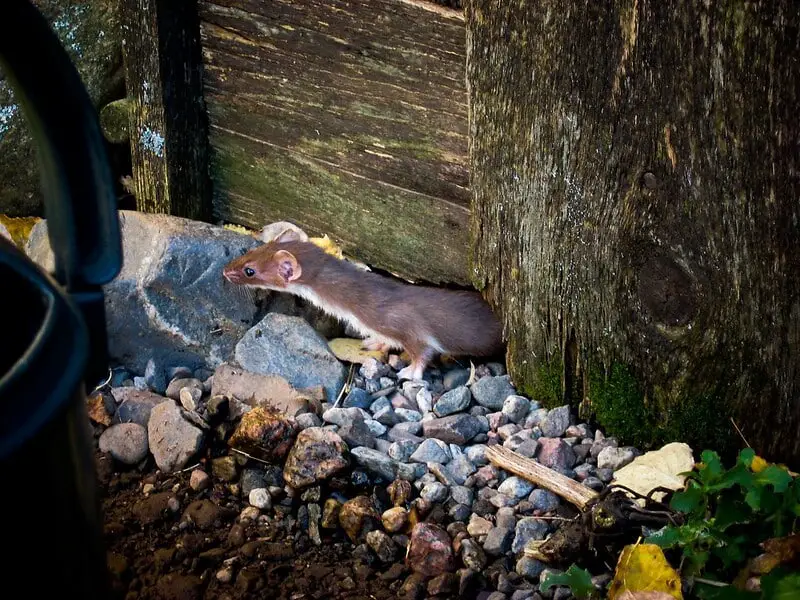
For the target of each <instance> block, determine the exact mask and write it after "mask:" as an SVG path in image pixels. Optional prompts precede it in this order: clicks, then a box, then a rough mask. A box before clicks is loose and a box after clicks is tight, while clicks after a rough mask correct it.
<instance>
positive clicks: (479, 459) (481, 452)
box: [464, 444, 489, 467]
mask: <svg viewBox="0 0 800 600" xmlns="http://www.w3.org/2000/svg"><path fill="white" fill-rule="evenodd" d="M486 450H487V447H486V444H474V445H472V446H467V448H466V450H465V451H464V453H465V454H466V456H467V458H468V459H469V460H470V462H471V463H472V464H474V465H476V466H478V467H482V466H484V465H488V464H489V459H488V458H486Z"/></svg>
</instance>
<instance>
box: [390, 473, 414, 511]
mask: <svg viewBox="0 0 800 600" xmlns="http://www.w3.org/2000/svg"><path fill="white" fill-rule="evenodd" d="M386 491H387V492H388V494H389V500H390V501H391V502H392V504H393V505H394V506H404V505H406V504H408V503H409V501H410V500H411V493H412V488H411V484H410V483H409V482H408V481H403V480H401V479H395V480H394V481H393V482H392V483H390V484H389V486H388V487H387V488H386Z"/></svg>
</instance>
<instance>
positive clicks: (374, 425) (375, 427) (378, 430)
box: [364, 419, 387, 438]
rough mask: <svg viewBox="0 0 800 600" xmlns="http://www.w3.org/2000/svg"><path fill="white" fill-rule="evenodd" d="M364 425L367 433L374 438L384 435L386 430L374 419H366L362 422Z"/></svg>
mask: <svg viewBox="0 0 800 600" xmlns="http://www.w3.org/2000/svg"><path fill="white" fill-rule="evenodd" d="M364 425H366V426H367V429H369V432H370V433H371V434H372V435H373V436H374V437H376V438H377V437H380V436H382V435H383V434H384V433H386V429H387V427H386V425H383V424H382V423H380V422H379V421H376V420H375V419H366V420H365V421H364Z"/></svg>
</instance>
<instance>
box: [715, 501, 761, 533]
mask: <svg viewBox="0 0 800 600" xmlns="http://www.w3.org/2000/svg"><path fill="white" fill-rule="evenodd" d="M752 518H753V511H752V510H751V509H750V507H749V506H748V505H747V504H746V503H744V502H742V500H741V497H736V496H732V495H726V496H722V497H720V499H719V501H718V502H717V512H716V515H715V517H714V527H715V528H716V529H719V530H720V531H725V529H727V528H728V527H730V526H731V525H740V524H742V523H747V522H749V521H750V520H751V519H752Z"/></svg>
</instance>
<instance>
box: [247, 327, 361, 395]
mask: <svg viewBox="0 0 800 600" xmlns="http://www.w3.org/2000/svg"><path fill="white" fill-rule="evenodd" d="M234 356H235V358H236V362H237V363H238V364H239V365H240V366H241V367H242V368H244V369H246V370H248V371H252V372H253V373H262V374H264V375H281V376H282V377H285V378H286V379H287V380H288V381H289V383H291V384H292V385H293V386H294V387H296V388H304V387H312V386H315V385H321V386H323V387H324V388H325V393H326V395H327V397H328V400H329V401H331V402H333V401H334V400H335V399H336V397H337V396H338V394H339V391H340V390H341V389H342V386H343V385H344V382H345V376H346V374H347V370H346V369H345V366H344V365H343V364H342V363H341V362H339V359H337V358H336V356H334V354H333V352H331V351H330V349H329V348H328V344H327V342H326V341H325V339H323V337H322V336H321V335H320V334H319V333H317V332H316V331H315V330H314V328H313V327H311V325H309V324H308V323H307V322H306V321H305V320H303V319H301V318H299V317H290V316H287V315H281V314H276V313H271V314H268V315H267V316H265V317H264V318H263V319H262V320H261V321H260V322H259V323H258V324H257V325H255V326H253V327H251V328H250V329H249V330H248V331H247V333H245V335H244V337H243V338H242V339H241V340H240V341H239V343H238V344H236V351H235V354H234ZM348 410H359V409H348Z"/></svg>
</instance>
